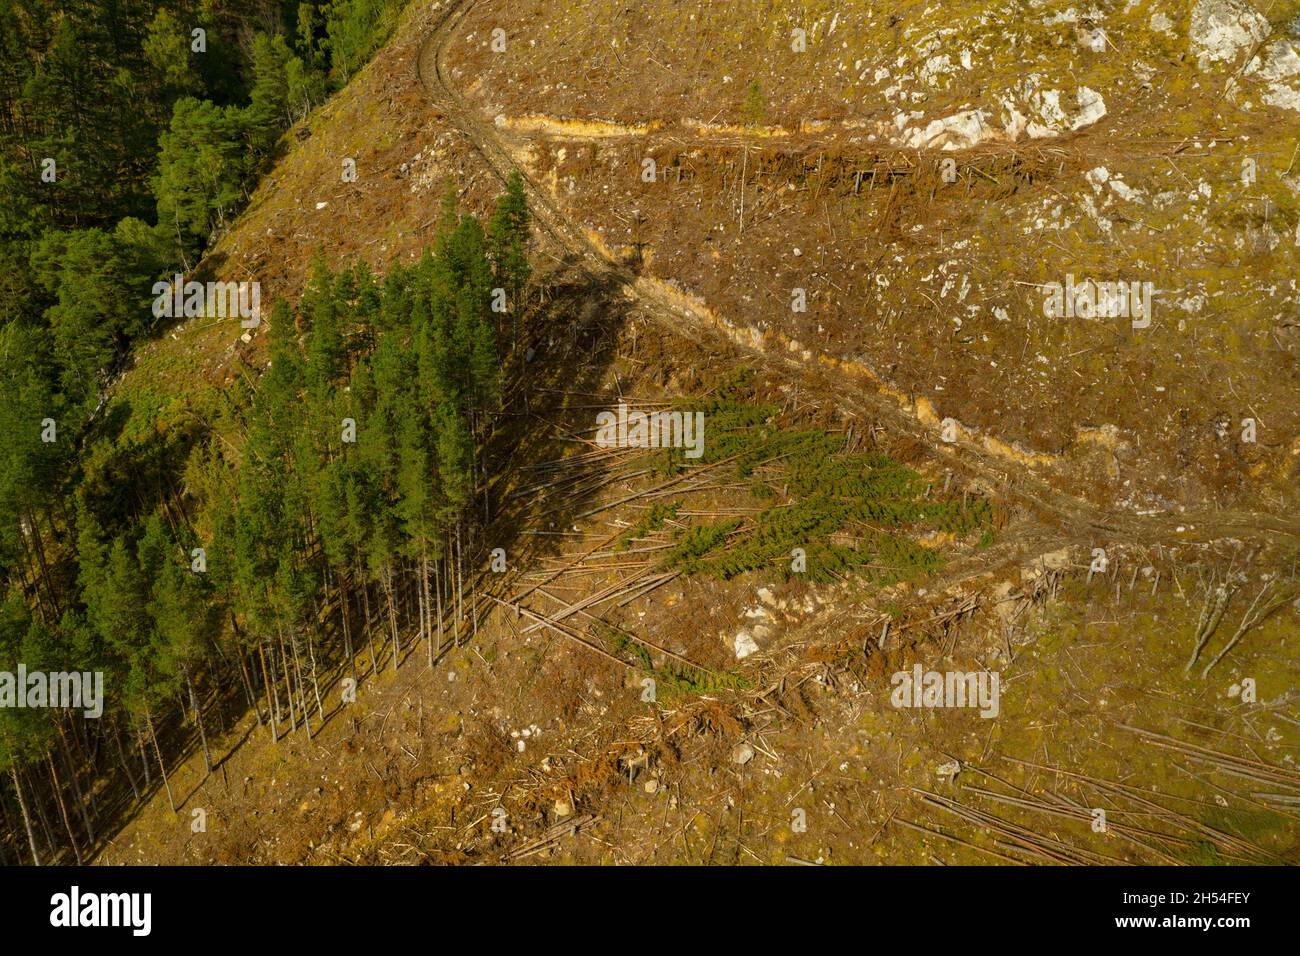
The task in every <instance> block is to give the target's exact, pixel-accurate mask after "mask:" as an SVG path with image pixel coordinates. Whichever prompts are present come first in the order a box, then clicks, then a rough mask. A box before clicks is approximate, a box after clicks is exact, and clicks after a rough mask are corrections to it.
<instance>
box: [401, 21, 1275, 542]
mask: <svg viewBox="0 0 1300 956" xmlns="http://www.w3.org/2000/svg"><path fill="white" fill-rule="evenodd" d="M475 2H476V0H454V2H453V3H452V6H451V7H450V8H449V9H448V10H447V11H446V12H445V13H444V14H442V15H441V17H440V19H439V20H438V22H437V23H436V25H435V26H434V27H433V29H432V30H431V31H430V32H429V34H428V36H427V37H426V38H425V39H424V41H423V42H422V43H421V45H420V49H419V52H418V54H417V56H416V62H415V71H416V75H417V76H418V78H419V81H420V83H421V85H422V86H423V87H424V89H425V90H426V91H427V92H428V93H429V95H430V97H431V98H432V99H433V100H434V101H435V102H436V103H437V104H438V105H439V106H440V107H441V108H442V109H443V110H444V111H445V113H446V119H447V121H448V122H450V123H452V124H453V125H455V126H456V127H457V128H458V129H459V130H460V131H461V132H462V133H463V134H464V135H465V136H466V138H467V139H468V140H469V141H470V143H471V144H472V145H473V146H474V148H475V149H476V150H477V151H478V153H479V154H480V155H481V156H482V158H483V160H484V162H486V163H487V165H488V166H489V167H490V168H491V169H492V170H493V171H494V172H495V173H496V174H497V175H498V176H499V177H500V178H501V179H502V181H504V180H505V179H506V177H507V176H509V174H510V173H512V172H518V173H519V174H520V175H521V176H522V177H523V180H524V184H525V188H526V190H527V193H528V199H529V202H530V204H531V207H532V211H533V214H534V218H535V220H536V221H537V223H538V224H539V225H540V226H541V227H542V228H543V229H544V230H545V231H546V232H547V233H548V234H550V236H551V237H552V238H553V239H554V240H555V241H556V242H557V244H558V245H559V246H560V247H561V248H563V249H564V250H565V251H566V252H567V253H568V255H569V256H570V258H571V266H572V267H573V268H574V269H575V270H577V271H579V272H580V273H583V274H586V275H588V276H590V277H591V278H592V280H593V281H594V280H597V279H599V280H600V281H601V282H603V283H606V284H608V283H611V282H612V283H614V284H616V285H617V286H618V287H619V288H620V289H621V290H622V291H623V292H624V294H626V295H627V296H628V297H629V298H630V299H632V300H633V301H635V302H636V304H637V305H638V306H639V307H640V308H641V309H642V310H643V311H644V312H645V314H646V315H647V316H648V317H649V318H651V319H652V320H653V321H655V322H658V323H661V324H662V325H663V326H664V327H665V328H668V329H671V330H673V331H674V332H675V333H676V334H681V331H682V329H683V327H685V328H688V329H690V330H691V332H693V335H692V337H693V338H694V339H695V340H696V342H697V343H701V344H703V343H704V342H707V341H709V340H711V339H717V338H720V337H721V336H722V334H723V333H722V332H721V330H719V329H718V328H717V327H716V325H715V324H714V323H712V322H711V321H710V320H709V319H707V318H706V317H704V316H701V315H698V314H696V313H694V312H693V311H691V310H688V309H683V308H682V307H681V306H680V305H679V304H678V303H675V302H669V301H667V300H666V298H665V297H664V295H663V294H662V292H661V291H660V290H659V289H657V288H656V287H655V286H654V285H652V284H651V283H650V282H648V281H646V280H644V279H642V278H640V277H638V276H637V275H636V274H635V273H633V272H632V271H630V270H629V269H628V268H627V267H626V266H624V265H622V264H620V263H618V262H616V261H613V260H612V259H610V258H609V257H608V256H607V255H605V254H604V253H603V252H602V251H601V250H600V249H598V248H597V247H596V246H595V245H594V244H593V243H592V242H591V241H590V240H589V239H588V238H587V236H586V235H584V233H583V231H582V230H581V229H580V228H579V227H578V226H576V225H575V224H574V223H573V222H572V221H571V220H570V219H569V217H568V216H567V214H566V213H565V212H564V211H563V210H562V209H560V208H559V207H558V206H557V205H556V203H555V202H554V201H553V200H552V198H551V197H550V195H549V194H548V193H547V191H546V190H545V189H544V188H543V187H542V186H540V185H539V184H538V183H537V182H535V181H534V180H533V179H532V178H531V177H530V176H529V175H528V172H527V171H526V170H524V169H522V168H521V167H520V166H519V164H518V163H517V162H516V161H515V160H514V158H513V157H512V156H511V154H510V151H509V150H508V149H507V147H506V146H505V144H504V143H502V141H501V140H500V138H499V136H498V135H497V133H496V131H495V130H494V129H493V128H492V127H491V126H489V125H488V124H486V123H484V122H483V121H482V120H481V119H480V118H479V117H478V116H477V115H476V114H475V112H474V110H473V109H472V108H471V107H470V106H469V104H467V103H466V102H465V100H464V99H463V98H462V97H461V96H460V94H459V93H458V92H457V90H456V89H455V87H454V86H453V85H452V83H451V82H450V80H449V78H448V74H447V70H446V67H445V65H444V54H445V52H446V49H447V46H448V43H449V41H450V40H451V38H452V37H453V36H454V35H455V34H456V31H457V30H458V28H459V26H460V23H461V21H462V20H463V18H464V16H465V14H466V13H467V12H468V11H469V10H470V9H471V8H472V7H473V5H474V3H475ZM729 341H732V342H733V344H734V339H729ZM741 347H742V348H743V349H744V350H745V352H746V353H747V354H748V355H749V356H750V357H751V358H752V359H753V360H754V362H755V363H756V364H759V365H761V366H764V367H766V368H769V369H772V370H779V371H780V372H781V373H783V374H784V375H785V376H787V377H793V378H795V379H796V380H798V381H800V382H801V383H803V384H804V385H805V386H806V387H808V388H809V389H810V390H811V391H812V392H813V394H820V395H834V396H836V399H835V401H836V402H837V404H838V406H839V407H840V408H841V409H842V410H844V411H847V412H850V413H853V414H855V415H862V416H864V417H866V418H867V419H874V420H878V421H881V422H884V423H886V424H887V425H889V426H890V427H891V428H893V429H895V430H896V431H897V432H898V433H899V434H904V435H910V436H914V437H916V438H920V439H921V440H923V441H924V442H925V443H926V444H927V446H930V447H937V448H939V449H940V450H941V451H942V452H943V453H944V455H945V456H946V457H947V459H948V461H949V464H951V465H952V466H953V468H954V469H955V470H957V471H960V472H964V473H966V474H967V475H968V476H969V477H971V478H977V479H979V480H981V481H983V482H984V483H985V484H987V485H988V486H989V487H990V488H992V489H996V492H997V494H998V495H1000V496H1002V497H1003V498H1004V499H1007V500H1009V501H1014V502H1015V503H1017V504H1019V505H1021V506H1023V507H1025V508H1027V509H1028V510H1030V511H1031V512H1033V513H1035V514H1037V515H1039V516H1040V517H1042V518H1044V519H1046V520H1048V521H1050V522H1051V523H1053V524H1055V525H1057V526H1059V527H1061V528H1062V529H1068V530H1069V532H1070V535H1071V537H1072V538H1074V539H1075V540H1076V541H1078V542H1079V543H1080V544H1083V543H1089V544H1105V543H1107V542H1121V543H1133V544H1151V545H1155V544H1161V545H1172V544H1180V543H1182V544H1187V543H1195V542H1210V541H1217V540H1221V539H1224V538H1239V539H1245V540H1250V539H1259V538H1265V537H1268V538H1273V539H1278V540H1288V539H1291V540H1300V517H1295V516H1279V515H1273V514H1264V513H1259V512H1252V511H1185V512H1182V513H1179V514H1155V515H1138V514H1133V513H1128V512H1121V511H1115V510H1111V509H1107V508H1105V507H1102V506H1100V505H1098V504H1096V503H1094V502H1091V501H1088V500H1086V499H1083V498H1079V497H1076V496H1073V495H1069V494H1065V493H1063V492H1061V491H1059V490H1058V489H1056V488H1055V487H1053V486H1052V484H1051V483H1050V482H1048V481H1047V480H1045V479H1044V478H1042V477H1041V476H1040V475H1038V474H1037V473H1035V472H1034V471H1033V469H1031V468H1029V467H1028V466H1026V465H1025V464H1023V463H1022V462H1020V461H1016V460H1013V459H1010V458H1004V457H999V456H997V455H994V454H991V453H989V452H988V451H986V450H984V449H982V448H979V447H978V446H976V445H974V444H973V443H971V442H969V441H958V442H956V443H952V444H947V443H939V442H937V441H936V439H937V437H938V436H937V435H936V434H935V432H934V430H933V429H931V428H929V427H928V426H927V425H926V424H925V423H923V422H922V421H920V420H919V419H918V417H917V416H916V415H915V414H913V413H912V412H911V411H909V410H908V409H906V408H902V407H900V406H899V405H898V404H897V403H894V402H892V401H889V400H888V399H887V398H886V397H885V396H883V395H880V394H875V393H872V392H870V391H867V390H864V389H862V388H861V387H860V385H859V383H858V382H852V383H849V382H847V381H846V376H843V375H840V374H837V373H835V372H828V371H823V370H821V369H814V368H810V367H808V366H807V365H805V364H803V363H801V362H798V361H796V360H794V359H791V358H788V357H786V356H785V355H781V354H774V353H773V352H770V351H766V350H763V349H757V348H753V347H745V346H743V345H742V346H741ZM846 385H849V386H850V387H851V391H850V390H849V389H848V388H846ZM1180 529H1183V530H1180Z"/></svg>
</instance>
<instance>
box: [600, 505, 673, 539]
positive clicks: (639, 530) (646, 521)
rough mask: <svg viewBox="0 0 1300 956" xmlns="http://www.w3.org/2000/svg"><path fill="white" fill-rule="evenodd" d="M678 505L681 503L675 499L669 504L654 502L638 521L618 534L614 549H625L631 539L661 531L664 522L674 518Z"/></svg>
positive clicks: (645, 536) (646, 536)
mask: <svg viewBox="0 0 1300 956" xmlns="http://www.w3.org/2000/svg"><path fill="white" fill-rule="evenodd" d="M680 507H681V503H680V502H677V501H674V502H672V503H671V504H658V503H656V504H654V505H651V506H650V510H649V511H648V512H647V513H646V514H645V516H644V517H642V519H641V520H640V521H638V522H637V523H636V524H635V525H633V526H632V527H631V528H628V529H627V531H625V532H623V533H622V534H621V535H619V536H618V540H616V541H615V542H614V550H615V551H626V550H627V549H628V548H629V547H631V545H632V542H633V541H638V540H640V539H642V538H648V537H649V536H650V535H651V534H652V533H654V532H656V531H662V530H663V527H664V522H666V521H671V520H672V519H674V518H676V517H677V511H678V509H679V508H680Z"/></svg>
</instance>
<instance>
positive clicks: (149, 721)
mask: <svg viewBox="0 0 1300 956" xmlns="http://www.w3.org/2000/svg"><path fill="white" fill-rule="evenodd" d="M144 722H145V725H146V726H147V727H148V728H149V737H150V738H151V739H152V740H153V752H154V753H155V754H156V755H157V757H158V771H159V773H161V774H162V779H163V787H164V788H166V790H167V803H168V804H170V805H171V808H172V813H175V812H176V798H175V797H173V796H172V783H171V781H170V780H168V779H167V764H166V763H164V762H163V755H162V748H161V747H159V746H158V734H157V732H156V731H155V730H154V729H153V714H151V713H150V712H149V708H148V707H146V708H145V711H144Z"/></svg>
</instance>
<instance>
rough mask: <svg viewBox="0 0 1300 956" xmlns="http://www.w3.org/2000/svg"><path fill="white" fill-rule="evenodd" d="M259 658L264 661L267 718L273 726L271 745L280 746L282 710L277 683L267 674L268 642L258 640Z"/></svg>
mask: <svg viewBox="0 0 1300 956" xmlns="http://www.w3.org/2000/svg"><path fill="white" fill-rule="evenodd" d="M257 656H258V657H259V658H261V660H262V687H263V688H264V689H265V690H266V718H267V720H268V721H269V722H270V725H271V743H273V744H278V743H279V742H280V735H279V732H278V726H277V725H278V724H279V723H280V708H279V707H277V706H276V705H275V681H274V680H272V679H271V677H270V675H269V674H267V672H266V641H265V640H258V642H257Z"/></svg>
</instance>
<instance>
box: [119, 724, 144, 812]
mask: <svg viewBox="0 0 1300 956" xmlns="http://www.w3.org/2000/svg"><path fill="white" fill-rule="evenodd" d="M113 740H114V741H115V742H116V743H117V756H118V759H119V760H120V761H121V762H122V769H123V770H124V771H126V779H127V780H128V781H129V782H130V784H131V793H132V794H134V795H135V799H136V800H139V799H140V788H139V787H138V786H137V785H136V782H135V774H134V773H132V772H131V761H129V760H127V759H126V748H125V747H123V746H122V727H121V725H120V724H118V722H117V721H116V720H114V721H113Z"/></svg>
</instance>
